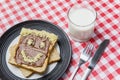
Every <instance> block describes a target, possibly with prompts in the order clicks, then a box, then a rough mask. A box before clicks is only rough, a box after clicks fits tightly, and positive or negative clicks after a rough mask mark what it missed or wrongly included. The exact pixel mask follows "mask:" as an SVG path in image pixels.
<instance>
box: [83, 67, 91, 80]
mask: <svg viewBox="0 0 120 80" xmlns="http://www.w3.org/2000/svg"><path fill="white" fill-rule="evenodd" d="M91 71H92V70H91V69H89V68H87V70H86V71H85V74H84V75H83V77H82V78H81V80H86V79H87V77H88V76H89V74H90V72H91Z"/></svg>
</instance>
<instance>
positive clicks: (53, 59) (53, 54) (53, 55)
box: [9, 44, 60, 77]
mask: <svg viewBox="0 0 120 80" xmlns="http://www.w3.org/2000/svg"><path fill="white" fill-rule="evenodd" d="M16 47H17V44H16V45H13V46H11V47H10V49H9V51H10V54H11V56H12V55H13V54H12V53H13V52H15V48H16ZM59 60H60V53H59V52H58V51H57V49H56V48H54V49H53V50H52V52H51V54H50V59H49V64H51V63H53V62H57V61H59ZM18 68H19V69H20V70H21V72H22V74H23V75H24V76H25V77H29V76H31V75H32V74H33V73H34V72H33V71H31V70H28V69H25V68H21V67H18Z"/></svg>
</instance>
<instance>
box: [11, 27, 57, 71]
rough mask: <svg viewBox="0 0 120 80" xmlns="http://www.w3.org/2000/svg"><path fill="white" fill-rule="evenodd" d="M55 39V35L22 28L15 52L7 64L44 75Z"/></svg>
mask: <svg viewBox="0 0 120 80" xmlns="http://www.w3.org/2000/svg"><path fill="white" fill-rule="evenodd" d="M33 36H34V37H33ZM57 39H58V36H57V35H55V34H53V33H49V32H46V31H44V30H42V31H38V30H35V29H34V30H32V29H27V28H22V30H21V33H20V39H19V42H18V45H17V47H15V51H12V55H11V56H10V59H9V63H11V64H13V65H15V66H17V67H22V68H25V69H28V70H31V71H34V72H38V73H44V72H45V70H46V68H47V66H48V62H49V57H50V53H51V50H52V49H53V47H54V45H55V43H56V42H57ZM33 46H34V47H33Z"/></svg>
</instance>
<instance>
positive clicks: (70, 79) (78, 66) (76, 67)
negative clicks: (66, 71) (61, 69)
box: [69, 60, 84, 80]
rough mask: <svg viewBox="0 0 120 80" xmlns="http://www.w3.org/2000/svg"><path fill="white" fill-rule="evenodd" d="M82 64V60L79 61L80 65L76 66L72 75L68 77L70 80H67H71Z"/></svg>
mask: <svg viewBox="0 0 120 80" xmlns="http://www.w3.org/2000/svg"><path fill="white" fill-rule="evenodd" d="M83 63H84V61H83V60H80V63H79V64H78V66H77V67H76V68H75V70H74V72H73V73H72V75H71V76H70V79H69V80H73V78H74V76H75V74H76V72H77V70H78V69H79V67H80V66H81V65H82V64H83Z"/></svg>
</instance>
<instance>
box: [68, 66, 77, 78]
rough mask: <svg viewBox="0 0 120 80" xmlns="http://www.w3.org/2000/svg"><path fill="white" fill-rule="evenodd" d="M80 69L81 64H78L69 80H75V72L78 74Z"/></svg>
mask: <svg viewBox="0 0 120 80" xmlns="http://www.w3.org/2000/svg"><path fill="white" fill-rule="evenodd" d="M78 69H79V66H77V67H76V68H75V70H74V72H73V73H72V75H71V76H70V79H69V80H73V78H74V76H75V74H76V72H77V70H78Z"/></svg>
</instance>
